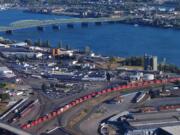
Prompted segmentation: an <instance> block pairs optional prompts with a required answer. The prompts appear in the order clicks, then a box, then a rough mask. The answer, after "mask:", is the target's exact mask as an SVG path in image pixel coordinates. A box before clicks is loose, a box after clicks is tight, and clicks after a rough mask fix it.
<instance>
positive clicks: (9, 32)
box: [5, 30, 13, 35]
mask: <svg viewBox="0 0 180 135" xmlns="http://www.w3.org/2000/svg"><path fill="white" fill-rule="evenodd" d="M5 33H6V34H9V35H12V33H13V31H12V30H7V31H5Z"/></svg>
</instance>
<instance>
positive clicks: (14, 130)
mask: <svg viewBox="0 0 180 135" xmlns="http://www.w3.org/2000/svg"><path fill="white" fill-rule="evenodd" d="M0 128H1V129H5V130H7V131H10V132H12V133H14V134H17V135H31V134H30V133H27V132H25V131H22V130H20V129H17V128H15V127H12V126H10V125H7V124H4V123H0ZM0 133H1V132H0Z"/></svg>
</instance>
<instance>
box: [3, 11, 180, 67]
mask: <svg viewBox="0 0 180 135" xmlns="http://www.w3.org/2000/svg"><path fill="white" fill-rule="evenodd" d="M56 18H70V17H66V16H55V15H45V14H33V13H24V12H23V11H21V10H7V11H1V12H0V26H1V25H8V24H9V23H11V22H14V21H17V20H26V19H40V20H43V19H56ZM0 36H2V37H5V38H9V39H13V40H17V41H23V40H25V39H32V40H34V41H36V40H38V39H41V40H42V41H43V40H44V41H45V40H49V41H50V43H51V44H52V46H54V47H55V46H56V45H57V43H58V42H60V41H61V42H62V43H63V44H64V45H65V44H69V45H70V46H71V47H72V48H78V49H83V48H84V47H85V46H90V48H91V49H92V50H93V51H94V52H96V53H99V54H102V55H110V56H120V57H121V56H122V57H128V56H135V55H137V56H142V55H144V54H145V53H147V54H150V55H157V56H158V57H159V60H162V59H163V58H166V60H167V62H168V63H172V64H176V65H178V66H180V30H174V29H162V28H153V27H145V26H138V27H135V26H133V25H126V24H103V25H101V26H95V25H94V24H90V25H89V26H88V28H81V26H80V24H75V26H74V28H73V29H69V28H67V27H66V25H61V29H60V31H56V32H55V31H53V30H52V27H50V26H47V27H46V28H45V30H44V32H38V31H37V29H36V28H30V29H24V30H17V31H14V32H13V34H12V35H6V34H5V33H0Z"/></svg>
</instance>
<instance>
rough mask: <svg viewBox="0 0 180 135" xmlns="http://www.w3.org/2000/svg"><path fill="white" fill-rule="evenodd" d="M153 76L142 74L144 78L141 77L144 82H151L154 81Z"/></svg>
mask: <svg viewBox="0 0 180 135" xmlns="http://www.w3.org/2000/svg"><path fill="white" fill-rule="evenodd" d="M154 78H155V77H154V74H144V76H143V79H144V80H145V81H151V80H154Z"/></svg>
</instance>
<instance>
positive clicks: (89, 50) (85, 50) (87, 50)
mask: <svg viewBox="0 0 180 135" xmlns="http://www.w3.org/2000/svg"><path fill="white" fill-rule="evenodd" d="M84 52H85V54H90V52H91V49H90V47H89V46H86V47H85V48H84Z"/></svg>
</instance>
